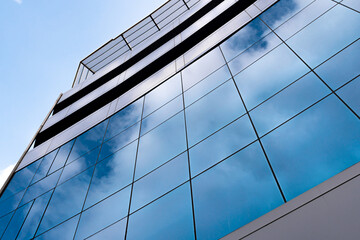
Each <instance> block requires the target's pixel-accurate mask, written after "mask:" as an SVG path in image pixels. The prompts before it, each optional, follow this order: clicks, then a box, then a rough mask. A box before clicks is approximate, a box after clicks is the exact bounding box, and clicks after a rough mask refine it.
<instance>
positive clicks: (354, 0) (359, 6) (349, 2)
mask: <svg viewBox="0 0 360 240" xmlns="http://www.w3.org/2000/svg"><path fill="white" fill-rule="evenodd" d="M341 3H342V4H344V5H346V6H349V7H351V8H352V9H355V10H356V11H358V12H360V2H359V1H358V0H343V1H342V2H341Z"/></svg>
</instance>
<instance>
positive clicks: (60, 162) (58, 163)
mask: <svg viewBox="0 0 360 240" xmlns="http://www.w3.org/2000/svg"><path fill="white" fill-rule="evenodd" d="M73 144H74V140H72V141H70V142H68V143H66V144H65V145H63V146H62V147H61V148H60V149H59V151H58V153H57V154H56V157H55V159H54V161H53V163H52V165H51V168H50V170H49V173H48V174H51V173H52V172H54V171H56V170H58V169H59V168H62V167H63V166H64V165H65V162H66V160H67V158H68V156H69V153H70V150H71V148H72V145H73Z"/></svg>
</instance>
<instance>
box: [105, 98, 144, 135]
mask: <svg viewBox="0 0 360 240" xmlns="http://www.w3.org/2000/svg"><path fill="white" fill-rule="evenodd" d="M143 101H144V98H140V99H139V100H137V101H136V102H134V103H132V104H130V105H129V106H127V107H126V108H124V109H122V110H121V111H119V112H118V113H116V114H115V115H113V116H112V117H111V118H110V119H109V126H108V128H107V130H106V135H105V140H107V139H109V138H112V137H113V136H115V135H117V134H118V133H120V132H122V131H124V130H125V129H127V128H128V127H130V126H132V125H133V124H134V123H136V122H138V121H139V120H140V118H141V111H142V106H143Z"/></svg>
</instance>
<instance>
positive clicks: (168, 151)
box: [135, 111, 186, 179]
mask: <svg viewBox="0 0 360 240" xmlns="http://www.w3.org/2000/svg"><path fill="white" fill-rule="evenodd" d="M169 133H171V135H170V136H169ZM154 143H156V144H154ZM184 150H186V138H185V122H184V113H183V112H182V111H181V112H180V113H178V114H176V115H175V116H174V117H172V118H171V119H169V120H167V121H166V122H164V123H163V124H161V125H160V126H158V127H157V128H155V129H154V130H152V131H150V132H148V133H147V134H145V135H144V136H142V137H141V139H140V144H139V150H138V157H137V162H136V171H135V178H136V179H138V178H139V177H141V176H143V175H144V174H146V173H148V172H149V171H151V170H153V169H154V168H156V167H158V166H160V165H161V164H163V163H165V162H166V161H168V160H170V159H171V158H173V157H175V156H177V155H178V154H180V153H181V152H183V151H184Z"/></svg>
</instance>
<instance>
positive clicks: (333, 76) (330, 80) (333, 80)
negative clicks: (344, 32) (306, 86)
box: [315, 40, 360, 90]
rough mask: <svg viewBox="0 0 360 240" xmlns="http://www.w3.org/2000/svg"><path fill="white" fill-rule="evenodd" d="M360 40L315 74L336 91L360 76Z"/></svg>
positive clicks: (324, 64)
mask: <svg viewBox="0 0 360 240" xmlns="http://www.w3.org/2000/svg"><path fill="white" fill-rule="evenodd" d="M359 56H360V40H358V41H356V42H355V43H354V44H352V45H350V46H349V47H347V48H346V49H344V51H342V52H340V53H338V54H337V55H335V56H334V57H333V58H331V59H330V60H328V61H327V62H325V63H323V64H322V65H320V66H319V67H318V68H316V69H315V72H316V73H317V74H319V76H320V77H321V78H322V79H323V80H324V81H325V82H326V83H327V84H328V85H329V86H330V87H331V88H332V89H334V90H335V89H336V88H338V87H340V86H342V85H343V84H345V83H346V82H347V81H349V80H351V79H353V78H354V77H356V76H357V75H359V74H360V61H359Z"/></svg>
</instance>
